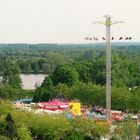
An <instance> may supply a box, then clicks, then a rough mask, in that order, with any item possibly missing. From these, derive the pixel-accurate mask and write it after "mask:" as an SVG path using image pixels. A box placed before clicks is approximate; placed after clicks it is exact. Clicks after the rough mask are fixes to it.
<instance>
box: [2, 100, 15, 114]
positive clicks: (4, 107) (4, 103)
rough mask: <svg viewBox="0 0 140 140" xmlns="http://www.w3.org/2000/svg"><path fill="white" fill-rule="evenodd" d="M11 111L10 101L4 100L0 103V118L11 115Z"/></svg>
mask: <svg viewBox="0 0 140 140" xmlns="http://www.w3.org/2000/svg"><path fill="white" fill-rule="evenodd" d="M11 110H12V107H11V103H10V102H9V101H4V100H1V101H0V116H1V115H7V114H9V113H10V112H11Z"/></svg>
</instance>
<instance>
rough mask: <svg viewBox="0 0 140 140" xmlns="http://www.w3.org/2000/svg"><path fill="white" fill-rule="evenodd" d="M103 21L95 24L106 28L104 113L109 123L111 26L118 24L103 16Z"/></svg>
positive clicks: (109, 17) (107, 16)
mask: <svg viewBox="0 0 140 140" xmlns="http://www.w3.org/2000/svg"><path fill="white" fill-rule="evenodd" d="M104 17H105V21H101V22H95V23H99V24H103V25H105V26H106V113H107V120H108V121H111V37H110V36H111V26H112V25H114V24H118V23H123V22H118V21H112V20H111V16H110V15H105V16H104Z"/></svg>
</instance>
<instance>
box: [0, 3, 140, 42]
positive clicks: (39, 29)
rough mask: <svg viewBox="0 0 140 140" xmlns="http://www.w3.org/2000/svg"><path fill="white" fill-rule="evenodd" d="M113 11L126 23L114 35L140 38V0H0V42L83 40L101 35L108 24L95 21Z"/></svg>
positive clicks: (117, 17)
mask: <svg viewBox="0 0 140 140" xmlns="http://www.w3.org/2000/svg"><path fill="white" fill-rule="evenodd" d="M105 14H110V15H112V17H113V20H118V21H124V22H125V23H124V24H118V25H113V26H112V36H115V37H116V41H117V39H118V37H119V36H124V37H125V36H132V37H133V41H140V16H139V14H140V0H0V43H82V42H85V41H84V37H86V36H91V35H92V36H97V37H99V38H101V37H102V36H104V34H105V27H104V26H102V25H97V24H93V23H92V22H94V21H100V20H104V18H103V16H104V15H105Z"/></svg>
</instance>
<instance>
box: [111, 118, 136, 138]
mask: <svg viewBox="0 0 140 140" xmlns="http://www.w3.org/2000/svg"><path fill="white" fill-rule="evenodd" d="M136 136H137V124H136V122H131V121H130V122H124V123H123V124H120V125H118V126H117V127H116V128H115V130H114V133H113V137H114V138H116V139H117V140H133V139H135V138H136Z"/></svg>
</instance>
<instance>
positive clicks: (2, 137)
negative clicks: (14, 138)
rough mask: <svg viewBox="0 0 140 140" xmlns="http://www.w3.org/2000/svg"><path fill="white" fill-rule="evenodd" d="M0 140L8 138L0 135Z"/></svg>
mask: <svg viewBox="0 0 140 140" xmlns="http://www.w3.org/2000/svg"><path fill="white" fill-rule="evenodd" d="M0 140H10V139H9V138H8V137H5V136H0Z"/></svg>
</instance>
